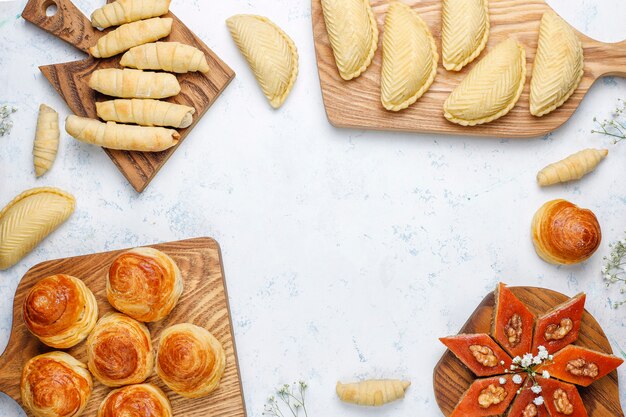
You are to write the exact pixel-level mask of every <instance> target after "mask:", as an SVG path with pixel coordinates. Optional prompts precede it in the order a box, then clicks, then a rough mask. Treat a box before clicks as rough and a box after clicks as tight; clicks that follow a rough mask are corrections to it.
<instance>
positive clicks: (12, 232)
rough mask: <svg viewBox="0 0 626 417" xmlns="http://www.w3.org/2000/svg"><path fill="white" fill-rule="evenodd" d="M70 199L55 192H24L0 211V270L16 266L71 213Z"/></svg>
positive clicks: (74, 202) (69, 195)
mask: <svg viewBox="0 0 626 417" xmlns="http://www.w3.org/2000/svg"><path fill="white" fill-rule="evenodd" d="M75 205H76V200H74V197H73V196H72V195H71V194H69V193H66V192H65V191H62V190H59V189H58V188H48V187H44V188H33V189H30V190H28V191H24V192H23V193H22V194H20V195H18V196H17V197H15V198H14V199H13V201H11V202H10V203H9V204H7V205H6V206H5V207H4V208H3V209H2V210H0V270H3V269H7V268H10V267H12V266H13V265H15V264H16V263H18V262H19V261H20V260H21V259H22V258H23V257H24V256H26V254H27V253H28V252H30V251H31V250H33V248H35V246H37V245H38V244H39V243H41V241H42V240H44V239H45V238H46V237H47V236H48V235H49V234H50V233H52V232H53V231H54V230H55V229H56V228H57V227H59V226H60V225H61V224H63V223H64V222H65V221H66V220H67V219H68V218H69V217H70V215H71V214H72V213H73V212H74V207H75Z"/></svg>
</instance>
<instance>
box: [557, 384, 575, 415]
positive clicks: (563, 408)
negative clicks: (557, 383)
mask: <svg viewBox="0 0 626 417" xmlns="http://www.w3.org/2000/svg"><path fill="white" fill-rule="evenodd" d="M552 398H553V399H554V408H556V411H558V412H559V413H561V414H565V415H566V416H569V415H570V414H573V413H574V406H573V405H572V403H570V402H569V397H568V396H567V393H566V392H565V391H563V390H562V389H561V388H559V389H557V390H556V391H554V394H552Z"/></svg>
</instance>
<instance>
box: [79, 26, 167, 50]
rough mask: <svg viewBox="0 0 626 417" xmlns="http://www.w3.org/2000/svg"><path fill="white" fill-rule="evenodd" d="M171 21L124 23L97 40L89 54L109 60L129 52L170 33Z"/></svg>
mask: <svg viewBox="0 0 626 417" xmlns="http://www.w3.org/2000/svg"><path fill="white" fill-rule="evenodd" d="M172 21H173V20H172V19H171V18H169V17H166V18H161V17H153V18H152V19H148V20H140V21H138V22H132V23H126V24H124V25H122V26H120V27H118V28H117V29H115V30H112V31H111V32H109V33H107V34H106V35H104V36H102V37H101V38H100V39H98V42H96V44H95V45H94V46H92V47H91V48H89V52H90V53H91V55H93V57H94V58H109V57H112V56H113V55H117V54H120V53H122V52H124V51H127V50H129V49H130V48H132V47H133V46H139V45H143V44H144V43H150V42H154V41H157V40H159V39H161V38H164V37H166V36H168V35H169V34H170V32H171V31H172Z"/></svg>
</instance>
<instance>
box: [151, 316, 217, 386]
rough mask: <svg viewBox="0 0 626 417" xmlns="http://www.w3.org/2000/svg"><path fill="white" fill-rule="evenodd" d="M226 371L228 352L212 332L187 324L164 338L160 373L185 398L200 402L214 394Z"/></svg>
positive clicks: (158, 364)
mask: <svg viewBox="0 0 626 417" xmlns="http://www.w3.org/2000/svg"><path fill="white" fill-rule="evenodd" d="M225 368H226V354H225V352H224V348H223V347H222V345H221V343H220V342H219V341H218V340H217V339H216V338H215V337H214V336H213V335H212V334H211V333H210V332H209V331H208V330H206V329H204V328H202V327H198V326H195V325H193V324H188V323H183V324H177V325H174V326H172V327H168V328H167V329H165V330H164V331H163V333H162V334H161V338H160V341H159V347H158V352H157V358H156V373H157V375H159V377H160V378H161V380H162V381H163V382H164V383H165V385H167V386H168V387H170V389H171V390H172V391H174V392H176V393H178V394H180V395H182V396H183V397H186V398H199V397H204V396H205V395H208V394H210V393H211V392H213V391H214V390H215V389H217V387H218V385H219V383H220V379H221V378H222V375H223V374H224V369H225Z"/></svg>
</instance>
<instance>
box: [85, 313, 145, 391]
mask: <svg viewBox="0 0 626 417" xmlns="http://www.w3.org/2000/svg"><path fill="white" fill-rule="evenodd" d="M87 358H88V359H87V365H88V366H89V370H90V371H91V373H92V374H93V376H94V377H95V378H96V379H97V380H98V381H100V382H101V383H102V384H104V385H106V386H109V387H121V386H122V385H129V384H138V383H140V382H143V381H145V380H146V378H148V376H150V373H151V372H152V368H153V366H154V351H153V350H152V341H151V340H150V332H149V331H148V328H147V327H146V326H145V325H143V324H142V323H140V322H138V321H137V320H134V319H131V318H130V317H128V316H126V315H124V314H120V313H109V314H106V315H105V316H103V317H102V318H101V319H100V320H98V324H96V327H95V328H94V329H93V332H91V334H90V335H89V338H88V339H87Z"/></svg>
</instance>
